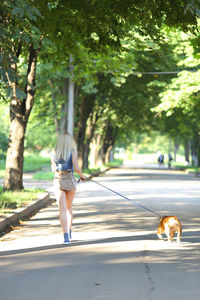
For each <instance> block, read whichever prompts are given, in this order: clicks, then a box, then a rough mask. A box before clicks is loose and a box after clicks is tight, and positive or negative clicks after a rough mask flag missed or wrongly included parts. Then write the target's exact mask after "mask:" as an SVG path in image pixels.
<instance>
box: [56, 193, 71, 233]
mask: <svg viewBox="0 0 200 300" xmlns="http://www.w3.org/2000/svg"><path fill="white" fill-rule="evenodd" d="M55 195H56V199H57V203H58V207H59V217H60V225H61V227H62V230H63V233H65V232H67V227H68V222H67V221H68V220H67V201H66V194H65V191H62V190H57V191H56V193H55Z"/></svg>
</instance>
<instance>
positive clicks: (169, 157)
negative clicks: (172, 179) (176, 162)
mask: <svg viewBox="0 0 200 300" xmlns="http://www.w3.org/2000/svg"><path fill="white" fill-rule="evenodd" d="M172 160H173V158H172V155H171V153H168V169H171V164H172Z"/></svg>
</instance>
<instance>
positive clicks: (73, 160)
mask: <svg viewBox="0 0 200 300" xmlns="http://www.w3.org/2000/svg"><path fill="white" fill-rule="evenodd" d="M72 162H73V166H74V170H75V171H76V173H77V174H78V175H79V176H80V178H81V180H85V179H86V177H85V176H84V175H83V174H82V171H81V169H80V168H79V166H78V161H77V156H76V154H75V152H74V151H72Z"/></svg>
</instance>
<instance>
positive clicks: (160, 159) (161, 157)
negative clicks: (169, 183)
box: [158, 154, 164, 167]
mask: <svg viewBox="0 0 200 300" xmlns="http://www.w3.org/2000/svg"><path fill="white" fill-rule="evenodd" d="M163 164H164V155H163V154H160V155H159V157H158V166H159V167H161V166H162V165H163Z"/></svg>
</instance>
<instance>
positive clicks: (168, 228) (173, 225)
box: [157, 216, 182, 243]
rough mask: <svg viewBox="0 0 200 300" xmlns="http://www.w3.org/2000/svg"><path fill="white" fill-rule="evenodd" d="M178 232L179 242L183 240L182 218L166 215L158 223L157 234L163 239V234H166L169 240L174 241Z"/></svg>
mask: <svg viewBox="0 0 200 300" xmlns="http://www.w3.org/2000/svg"><path fill="white" fill-rule="evenodd" d="M175 232H177V243H178V242H180V241H181V232H182V226H181V222H180V220H179V219H178V218H177V217H175V216H164V217H162V218H161V220H160V223H159V225H158V230H157V235H158V237H159V238H160V239H162V234H164V233H165V234H166V236H167V238H168V241H170V242H171V241H172V239H173V237H174V234H175Z"/></svg>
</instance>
